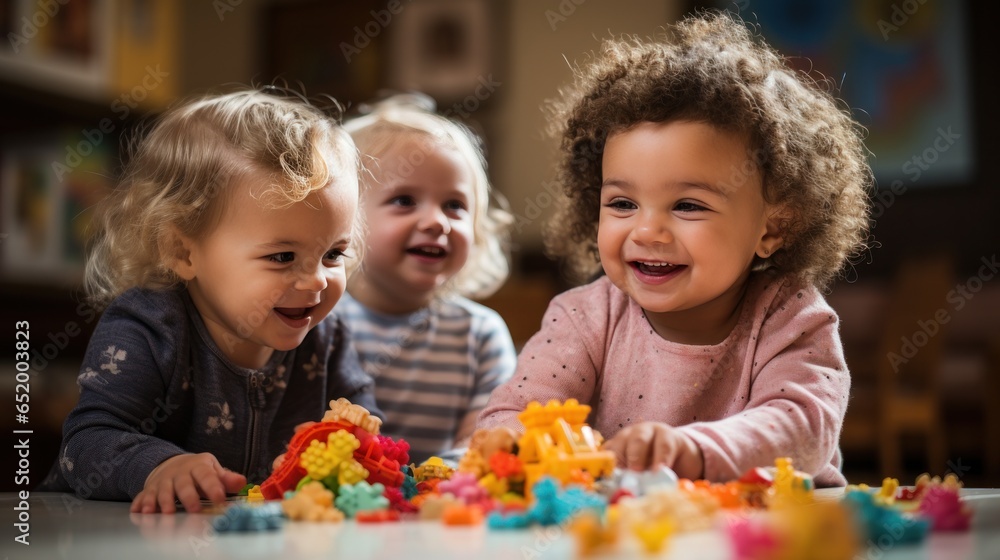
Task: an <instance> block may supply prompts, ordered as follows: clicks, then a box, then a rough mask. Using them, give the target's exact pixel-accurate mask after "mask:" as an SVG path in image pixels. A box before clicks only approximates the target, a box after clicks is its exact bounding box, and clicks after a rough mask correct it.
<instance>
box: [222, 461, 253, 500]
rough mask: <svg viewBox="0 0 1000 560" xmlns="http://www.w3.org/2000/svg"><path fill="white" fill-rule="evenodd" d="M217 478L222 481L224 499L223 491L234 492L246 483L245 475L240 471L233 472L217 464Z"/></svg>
mask: <svg viewBox="0 0 1000 560" xmlns="http://www.w3.org/2000/svg"><path fill="white" fill-rule="evenodd" d="M218 470H219V480H221V481H222V486H223V490H224V492H223V496H222V497H223V499H225V493H226V492H228V493H230V494H235V493H236V492H239V491H240V490H242V489H243V487H244V486H246V485H247V477H245V476H243V475H242V474H240V473H237V472H233V471H231V470H229V469H227V468H225V467H223V466H221V465H220V466H219V468H218Z"/></svg>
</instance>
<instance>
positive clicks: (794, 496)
mask: <svg viewBox="0 0 1000 560" xmlns="http://www.w3.org/2000/svg"><path fill="white" fill-rule="evenodd" d="M774 466H775V471H774V484H773V485H772V486H771V491H772V492H773V495H772V497H771V504H770V505H771V506H772V507H787V506H791V505H806V504H810V503H812V502H813V493H812V491H813V487H814V486H813V480H812V477H811V476H809V475H808V474H806V473H803V472H800V471H797V470H795V469H794V468H793V467H792V460H791V459H790V458H788V457H778V458H777V459H775V460H774Z"/></svg>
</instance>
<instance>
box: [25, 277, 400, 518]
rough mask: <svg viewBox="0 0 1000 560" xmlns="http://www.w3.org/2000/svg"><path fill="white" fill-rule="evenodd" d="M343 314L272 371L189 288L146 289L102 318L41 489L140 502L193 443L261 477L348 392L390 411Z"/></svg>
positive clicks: (277, 356)
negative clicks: (225, 331) (208, 315)
mask: <svg viewBox="0 0 1000 560" xmlns="http://www.w3.org/2000/svg"><path fill="white" fill-rule="evenodd" d="M349 336H350V335H349V333H348V331H347V329H346V328H345V326H344V324H343V323H342V321H341V320H340V319H339V318H338V317H337V315H336V314H331V315H330V316H329V317H327V318H326V319H325V320H323V321H322V322H320V323H319V324H318V325H317V326H316V327H315V328H313V329H312V330H310V331H309V334H308V335H306V338H305V340H304V341H303V342H302V344H301V345H300V346H299V347H298V348H296V349H294V350H291V351H288V352H281V351H275V352H274V354H273V355H272V357H271V359H270V361H269V362H268V363H267V364H266V365H265V366H264V367H263V368H260V369H248V368H243V367H240V366H237V365H235V364H233V363H232V362H231V361H230V360H229V359H228V358H226V356H225V354H223V352H222V350H220V349H219V347H218V346H217V345H216V344H215V342H214V341H213V340H212V338H211V336H210V335H209V333H208V330H207V329H206V328H205V324H204V323H203V322H202V319H201V316H200V315H199V314H198V312H197V310H196V309H195V307H194V304H193V303H192V301H191V298H190V296H189V295H188V293H187V291H186V290H185V289H183V288H178V289H173V290H167V291H150V290H143V289H138V288H134V289H131V290H128V291H127V292H125V293H123V294H122V295H121V296H119V297H118V298H117V299H115V300H114V301H113V302H112V303H111V305H110V306H109V307H108V308H107V310H105V312H104V315H103V316H102V317H101V320H100V322H99V323H98V325H97V328H96V329H95V331H94V334H93V337H92V338H91V339H90V345H89V346H88V348H87V353H86V356H85V357H84V361H83V364H82V366H81V368H80V371H81V373H80V376H79V379H78V383H79V385H80V401H79V403H78V404H77V406H76V408H74V409H73V411H72V412H71V413H70V414H69V416H68V417H67V418H66V423H65V425H64V426H63V441H62V445H61V449H60V452H59V460H58V464H57V465H55V466H54V467H53V469H52V472H51V473H50V475H49V477H48V478H47V479H46V481H45V482H43V483H42V485H41V486H40V488H39V489H40V490H62V491H70V490H72V491H75V492H76V494H77V495H79V496H80V497H83V498H95V499H104V500H130V499H132V498H133V497H134V496H135V495H136V494H138V493H139V492H140V491H141V490H142V488H143V485H144V484H145V481H146V477H147V476H148V475H149V473H150V472H151V471H152V470H153V468H155V467H156V466H157V465H159V464H160V463H161V462H163V461H164V460H166V459H168V458H170V457H173V456H175V455H178V454H181V453H202V452H208V453H212V454H213V455H215V456H216V457H217V458H218V459H219V462H220V463H221V464H222V466H224V467H226V468H228V469H231V470H233V471H236V472H238V473H242V474H244V475H246V477H247V479H248V481H250V482H255V483H260V482H262V481H263V480H264V479H265V478H266V477H267V476H268V474H269V473H270V471H271V463H272V461H273V459H274V458H275V456H276V455H278V454H279V453H282V452H284V450H285V447H286V446H287V444H288V441H289V440H290V439H291V437H292V434H293V432H294V428H295V426H296V425H297V424H300V423H302V422H306V421H310V420H311V421H318V420H320V419H322V417H323V413H324V412H325V411H326V410H327V408H328V407H329V402H330V401H331V400H333V399H336V398H338V397H345V398H347V399H349V400H350V401H351V402H353V403H355V404H359V405H361V406H363V407H365V408H367V409H368V410H370V411H372V412H374V413H376V414H378V415H379V416H381V413H380V412H378V410H377V409H376V407H375V399H374V392H373V390H372V381H371V379H370V378H369V377H368V376H367V375H366V374H365V373H364V371H363V370H362V369H361V367H360V365H359V362H358V358H357V354H356V352H355V350H354V348H353V346H352V345H351V344H349Z"/></svg>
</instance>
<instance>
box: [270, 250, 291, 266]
mask: <svg viewBox="0 0 1000 560" xmlns="http://www.w3.org/2000/svg"><path fill="white" fill-rule="evenodd" d="M267 258H268V260H270V261H271V262H276V263H279V264H286V263H290V262H292V261H294V260H295V253H292V252H284V253H275V254H273V255H270V256H268V257H267Z"/></svg>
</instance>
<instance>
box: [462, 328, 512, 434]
mask: <svg viewBox="0 0 1000 560" xmlns="http://www.w3.org/2000/svg"><path fill="white" fill-rule="evenodd" d="M475 338H476V347H475V348H474V352H475V358H474V360H475V362H474V366H475V370H474V372H473V373H474V374H475V386H474V387H473V390H472V398H471V400H470V401H469V408H468V409H467V410H466V411H465V414H464V416H463V417H462V419H461V420H460V421H459V425H458V432H457V433H456V434H455V444H454V445H455V446H456V447H462V446H465V445H467V444H468V439H469V438H470V437H471V436H472V432H474V431H475V429H476V419H477V418H478V416H479V413H480V412H481V411H482V410H483V408H484V407H485V406H486V403H487V402H488V401H489V399H490V395H492V394H493V391H494V389H496V388H497V387H499V386H500V385H501V384H502V383H504V382H506V381H508V380H509V379H510V378H511V375H512V374H513V373H514V368H515V367H516V366H517V351H516V350H515V349H514V341H513V340H511V337H510V331H509V330H508V329H507V324H506V323H504V321H503V319H502V318H501V317H500V315H498V314H497V313H496V312H494V311H492V310H486V312H485V313H484V314H483V315H482V317H481V321H480V322H479V324H478V326H477V327H476V333H475Z"/></svg>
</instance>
